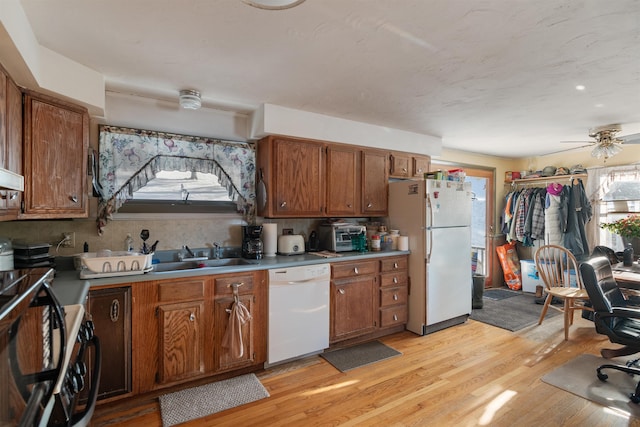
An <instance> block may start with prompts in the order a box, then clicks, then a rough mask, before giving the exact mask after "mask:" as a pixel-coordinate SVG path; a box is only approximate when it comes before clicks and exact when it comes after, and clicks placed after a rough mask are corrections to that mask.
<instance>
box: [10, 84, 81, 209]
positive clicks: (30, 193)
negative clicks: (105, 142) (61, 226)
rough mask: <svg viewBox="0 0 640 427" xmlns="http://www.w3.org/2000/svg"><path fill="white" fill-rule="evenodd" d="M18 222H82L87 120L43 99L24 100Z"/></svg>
mask: <svg viewBox="0 0 640 427" xmlns="http://www.w3.org/2000/svg"><path fill="white" fill-rule="evenodd" d="M24 121H25V124H24V137H25V139H24V144H25V145H24V150H25V152H24V170H25V194H24V212H23V214H22V215H21V217H23V218H86V217H87V216H88V195H87V150H88V142H89V116H88V114H87V111H86V109H82V108H80V107H76V106H72V105H69V104H66V103H61V102H58V101H56V100H52V99H50V98H48V97H44V96H42V95H34V94H27V95H26V96H25V116H24Z"/></svg>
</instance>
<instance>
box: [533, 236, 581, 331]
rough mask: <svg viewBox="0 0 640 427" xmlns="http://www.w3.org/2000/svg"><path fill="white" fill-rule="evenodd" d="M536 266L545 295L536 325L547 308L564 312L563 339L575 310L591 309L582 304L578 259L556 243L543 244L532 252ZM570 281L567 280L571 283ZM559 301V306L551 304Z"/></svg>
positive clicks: (542, 318)
mask: <svg viewBox="0 0 640 427" xmlns="http://www.w3.org/2000/svg"><path fill="white" fill-rule="evenodd" d="M534 258H535V262H536V269H537V270H538V274H539V275H540V278H541V279H542V281H543V282H544V285H545V292H546V294H547V297H546V298H545V300H544V306H543V307H542V313H540V319H539V320H538V325H541V324H542V320H544V316H545V315H546V314H547V310H548V309H549V307H551V308H553V309H555V310H558V311H561V312H563V313H564V339H565V340H568V339H569V326H571V325H572V324H573V312H574V311H576V310H589V311H593V309H592V308H591V307H587V306H585V305H584V303H585V302H587V301H589V295H588V294H587V291H586V290H585V289H584V288H583V286H582V280H581V278H580V274H579V272H578V262H577V261H576V258H575V257H574V256H573V254H572V253H571V252H569V251H568V250H567V249H566V248H563V247H562V246H557V245H546V246H542V247H540V248H538V250H537V251H536V253H535V256H534ZM572 281H573V282H574V283H571V282H572ZM554 297H556V298H559V299H561V300H562V301H563V305H562V307H557V306H554V305H552V304H551V301H552V300H553V298H554Z"/></svg>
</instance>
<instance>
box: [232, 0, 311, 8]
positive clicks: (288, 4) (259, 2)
mask: <svg viewBox="0 0 640 427" xmlns="http://www.w3.org/2000/svg"><path fill="white" fill-rule="evenodd" d="M242 2H243V3H246V4H248V5H249V6H253V7H257V8H258V9H267V10H282V9H290V8H292V7H296V6H298V5H299V4H301V3H303V2H304V0H242Z"/></svg>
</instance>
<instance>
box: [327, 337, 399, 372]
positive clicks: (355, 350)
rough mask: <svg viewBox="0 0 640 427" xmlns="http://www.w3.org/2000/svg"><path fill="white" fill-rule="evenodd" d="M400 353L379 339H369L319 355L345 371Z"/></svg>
mask: <svg viewBox="0 0 640 427" xmlns="http://www.w3.org/2000/svg"><path fill="white" fill-rule="evenodd" d="M401 354H402V353H400V352H399V351H397V350H395V349H393V348H391V347H388V346H386V345H384V344H383V343H381V342H380V341H371V342H367V343H364V344H358V345H354V346H352V347H347V348H342V349H340V350H334V351H329V352H326V353H322V354H321V355H320V357H322V358H323V359H325V360H326V361H327V362H329V363H331V364H332V365H333V366H334V367H335V368H337V369H338V370H339V371H341V372H346V371H350V370H351V369H355V368H359V367H361V366H366V365H370V364H372V363H375V362H379V361H381V360H384V359H388V358H390V357H394V356H400V355H401Z"/></svg>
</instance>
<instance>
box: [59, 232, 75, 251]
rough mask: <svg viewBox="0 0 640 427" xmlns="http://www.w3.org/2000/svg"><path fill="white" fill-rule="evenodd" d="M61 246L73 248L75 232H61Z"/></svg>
mask: <svg viewBox="0 0 640 427" xmlns="http://www.w3.org/2000/svg"><path fill="white" fill-rule="evenodd" d="M62 239H63V241H62V245H60V246H62V247H63V248H75V247H76V233H74V232H72V231H67V232H65V233H62Z"/></svg>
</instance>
